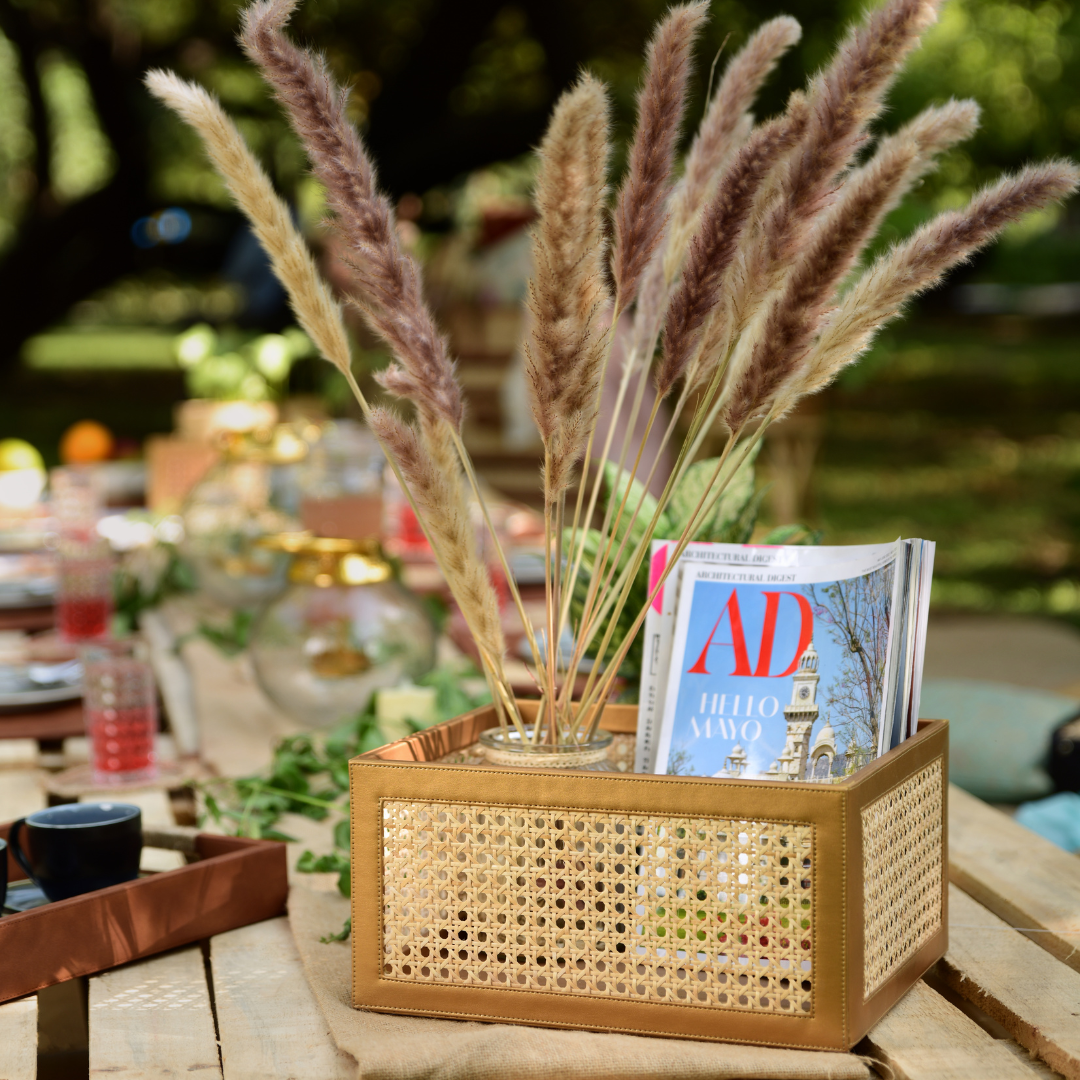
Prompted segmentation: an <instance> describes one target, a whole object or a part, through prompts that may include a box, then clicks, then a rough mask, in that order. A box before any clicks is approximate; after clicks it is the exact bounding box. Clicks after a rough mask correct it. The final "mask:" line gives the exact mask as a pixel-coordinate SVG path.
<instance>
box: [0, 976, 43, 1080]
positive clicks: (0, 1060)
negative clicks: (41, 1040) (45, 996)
mask: <svg viewBox="0 0 1080 1080" xmlns="http://www.w3.org/2000/svg"><path fill="white" fill-rule="evenodd" d="M37 1025H38V1009H37V998H36V997H34V996H30V997H25V998H21V999H20V1000H18V1001H9V1002H8V1003H7V1004H6V1005H0V1080H34V1078H35V1077H36V1076H37Z"/></svg>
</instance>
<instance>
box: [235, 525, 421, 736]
mask: <svg viewBox="0 0 1080 1080" xmlns="http://www.w3.org/2000/svg"><path fill="white" fill-rule="evenodd" d="M264 545H265V546H266V547H267V548H268V549H272V548H277V549H278V550H279V551H284V552H287V553H289V554H290V555H291V556H292V565H291V566H290V568H289V581H290V583H291V585H290V587H289V589H288V591H287V592H286V593H285V594H284V595H283V596H281V597H280V598H279V599H277V600H275V601H274V602H273V603H272V604H270V606H269V607H268V608H267V609H266V610H265V611H264V612H263V614H262V615H261V616H260V618H259V620H258V622H257V623H256V625H255V627H254V629H253V631H252V635H251V646H250V651H251V659H252V663H253V665H254V668H255V676H256V678H257V679H258V682H259V685H260V686H261V687H262V689H263V690H264V691H265V693H266V695H267V697H269V698H270V700H271V701H273V702H274V704H275V705H277V706H278V707H279V708H280V709H281V710H282V711H283V712H285V713H287V714H288V715H289V716H291V717H292V718H293V719H294V720H297V721H299V722H300V723H302V724H305V725H306V726H309V727H330V726H333V725H334V724H336V723H338V722H339V721H341V720H344V719H346V718H348V717H349V716H351V715H353V714H355V713H357V712H360V711H361V710H362V709H364V708H365V707H366V705H367V704H368V701H369V700H370V699H371V696H372V694H374V693H375V691H376V690H382V689H385V688H387V687H392V686H397V685H398V684H400V683H402V682H405V681H407V680H411V679H416V678H418V677H419V676H420V675H423V674H424V673H425V672H428V671H430V670H431V669H432V668H433V667H434V666H435V628H434V626H433V625H432V623H431V620H430V619H429V618H428V615H427V613H426V612H425V610H424V608H423V605H422V604H421V603H420V601H419V600H418V599H417V598H416V597H415V596H413V594H412V593H410V592H408V590H406V589H405V588H404V587H403V586H402V585H400V584H399V583H398V582H396V581H394V580H393V578H392V576H391V569H390V565H389V563H387V562H386V560H385V559H384V558H383V556H382V554H381V552H380V549H379V545H378V542H377V541H374V540H366V541H365V540H346V539H338V538H327V537H312V536H306V535H300V536H282V537H277V538H267V539H266V540H265V541H264Z"/></svg>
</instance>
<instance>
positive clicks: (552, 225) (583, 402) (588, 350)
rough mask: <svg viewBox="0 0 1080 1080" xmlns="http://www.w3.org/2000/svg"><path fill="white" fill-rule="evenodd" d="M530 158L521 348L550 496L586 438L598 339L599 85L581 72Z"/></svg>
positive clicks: (602, 160)
mask: <svg viewBox="0 0 1080 1080" xmlns="http://www.w3.org/2000/svg"><path fill="white" fill-rule="evenodd" d="M538 156H539V159H540V169H539V172H538V175H537V179H536V191H535V203H536V207H537V210H538V212H539V221H538V223H537V225H536V227H535V229H534V230H533V261H534V265H535V272H534V274H533V277H532V279H531V280H530V282H529V290H528V298H527V301H526V304H527V308H528V312H529V335H528V338H527V339H526V342H525V347H524V350H525V357H526V378H527V383H528V388H529V401H530V405H531V407H532V412H533V417H534V419H535V420H536V425H537V427H538V428H539V430H540V434H541V437H542V438H543V440H544V443H545V446H546V447H548V449H549V450H552V451H553V453H552V454H550V455H549V458H550V459H552V460H551V467H552V468H553V469H555V470H556V475H555V476H552V477H550V478H549V481H548V482H547V483H546V484H545V487H546V489H547V490H548V491H549V493H551V495H552V497H555V496H557V495H558V493H559V491H561V490H563V489H564V488H565V486H566V485H567V484H568V483H569V476H570V472H571V468H572V465H573V462H574V461H575V460H576V458H577V455H578V451H579V450H580V447H581V445H583V441H584V438H585V437H587V434H586V433H587V430H588V428H589V425H590V422H591V418H592V412H593V410H594V409H595V402H596V397H597V389H598V384H599V378H600V369H601V367H602V365H603V360H604V350H605V343H606V337H607V335H606V333H605V331H604V326H603V315H604V308H605V306H606V305H607V303H608V301H609V296H608V291H607V285H606V282H605V277H604V244H603V230H604V218H603V213H604V194H605V190H606V183H607V160H608V105H607V95H606V93H605V91H604V87H603V84H602V83H600V82H598V81H597V80H596V79H594V78H593V77H592V76H591V75H588V74H585V75H583V76H582V77H581V79H580V80H579V81H578V82H577V84H576V85H575V86H574V87H573V88H572V89H571V90H568V91H567V92H566V93H565V94H563V96H562V97H561V98H560V99H559V101H558V103H557V104H556V106H555V111H554V114H553V115H552V119H551V123H550V125H549V127H548V130H547V133H546V134H545V136H544V139H543V142H541V144H540V148H539V151H538ZM556 444H557V445H558V449H557V452H556V451H555V450H554V448H555V446H556ZM552 481H554V483H552Z"/></svg>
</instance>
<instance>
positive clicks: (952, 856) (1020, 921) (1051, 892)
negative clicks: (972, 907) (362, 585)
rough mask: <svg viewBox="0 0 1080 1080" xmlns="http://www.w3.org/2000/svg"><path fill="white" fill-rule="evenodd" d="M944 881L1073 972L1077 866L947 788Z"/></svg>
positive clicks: (1079, 918) (1079, 937) (1078, 924)
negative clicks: (1026, 935) (946, 876)
mask: <svg viewBox="0 0 1080 1080" xmlns="http://www.w3.org/2000/svg"><path fill="white" fill-rule="evenodd" d="M949 878H950V879H951V880H952V881H953V882H954V883H955V884H957V885H959V886H960V888H961V889H963V890H964V892H966V893H968V894H969V895H970V896H973V897H974V898H975V899H976V900H978V901H979V903H980V904H982V905H984V906H985V907H987V908H989V909H990V910H991V911H992V912H994V914H995V915H998V916H1000V917H1001V918H1002V919H1004V920H1005V921H1006V922H1007V923H1008V924H1009V925H1010V926H1019V927H1025V928H1030V929H1032V930H1033V931H1036V932H1034V933H1031V934H1030V935H1029V936H1030V938H1031V940H1032V941H1034V942H1035V944H1036V945H1038V946H1040V947H1041V948H1043V949H1045V950H1046V951H1047V952H1049V953H1052V954H1053V955H1054V956H1056V957H1057V958H1058V959H1059V960H1061V961H1062V962H1063V963H1065V964H1068V965H1069V966H1070V967H1072V968H1075V969H1076V970H1077V971H1080V859H1077V858H1076V856H1075V855H1070V854H1069V853H1068V852H1067V851H1062V850H1061V848H1059V847H1057V846H1056V845H1054V844H1051V843H1050V841H1049V840H1045V839H1043V837H1041V836H1039V835H1038V834H1037V833H1033V832H1032V831H1031V830H1030V829H1025V828H1024V827H1023V826H1022V825H1017V823H1016V822H1015V821H1013V820H1012V819H1011V818H1009V817H1007V816H1006V815H1005V814H1003V813H1001V812H1000V811H999V810H995V809H994V808H993V807H991V806H987V804H986V803H984V802H983V801H982V800H981V799H976V798H975V797H974V796H973V795H969V794H968V793H967V792H966V791H962V790H961V789H960V788H958V787H955V786H953V785H950V787H949Z"/></svg>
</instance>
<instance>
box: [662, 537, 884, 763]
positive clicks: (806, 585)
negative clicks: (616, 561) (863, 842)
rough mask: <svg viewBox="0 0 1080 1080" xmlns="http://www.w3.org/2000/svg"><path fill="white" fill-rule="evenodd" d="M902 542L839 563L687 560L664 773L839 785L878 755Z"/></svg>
mask: <svg viewBox="0 0 1080 1080" xmlns="http://www.w3.org/2000/svg"><path fill="white" fill-rule="evenodd" d="M902 551H903V547H902V545H900V544H895V545H887V554H884V555H882V554H879V555H878V556H877V557H876V558H871V559H864V560H861V561H859V562H851V563H846V564H839V565H837V564H834V565H832V566H808V567H768V566H766V567H762V566H750V565H744V566H742V567H728V566H702V565H700V564H688V565H687V566H686V567H685V568H684V570H683V575H682V582H681V584H680V586H679V595H678V600H677V604H676V609H677V610H676V625H675V629H674V647H673V650H672V663H671V669H670V673H669V677H668V686H667V692H666V695H665V702H664V710H663V718H662V723H661V725H660V732H659V738H658V740H657V757H656V766H655V771H656V772H661V773H677V774H680V775H692V776H717V777H732V778H734V777H742V778H747V779H762V780H765V779H776V780H816V781H819V782H831V781H835V780H839V779H843V777H845V776H847V775H849V774H850V773H851V772H853V771H854V770H855V769H857V768H859V767H861V766H862V765H863V764H865V763H866V762H867V761H869V760H871V759H872V758H874V757H876V756H877V753H878V746H879V743H880V739H881V728H882V723H883V720H884V711H885V702H886V697H887V689H888V687H889V684H890V670H889V669H890V661H891V653H892V645H893V636H894V635H893V634H892V633H891V631H890V623H891V612H892V610H893V604H894V570H895V567H896V562H897V556H898V554H900V553H902Z"/></svg>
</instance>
